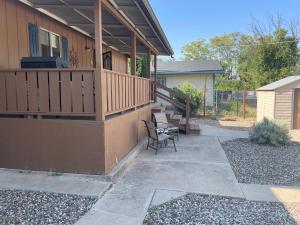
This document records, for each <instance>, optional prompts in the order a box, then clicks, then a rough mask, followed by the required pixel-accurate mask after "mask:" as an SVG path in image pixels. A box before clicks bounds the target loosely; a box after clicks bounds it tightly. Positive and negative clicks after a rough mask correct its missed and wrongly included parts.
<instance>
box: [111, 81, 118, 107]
mask: <svg viewBox="0 0 300 225" xmlns="http://www.w3.org/2000/svg"><path fill="white" fill-rule="evenodd" d="M111 99H112V101H111V105H112V111H114V110H116V109H117V107H116V77H115V76H114V75H112V77H111Z"/></svg>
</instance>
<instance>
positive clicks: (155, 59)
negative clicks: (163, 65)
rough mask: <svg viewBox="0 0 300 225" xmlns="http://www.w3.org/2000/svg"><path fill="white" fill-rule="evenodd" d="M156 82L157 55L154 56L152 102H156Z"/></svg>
mask: <svg viewBox="0 0 300 225" xmlns="http://www.w3.org/2000/svg"><path fill="white" fill-rule="evenodd" d="M156 82H157V55H156V54H155V55H154V88H153V89H154V93H153V94H154V102H156V101H157V98H156Z"/></svg>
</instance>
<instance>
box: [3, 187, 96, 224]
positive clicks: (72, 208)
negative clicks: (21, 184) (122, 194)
mask: <svg viewBox="0 0 300 225" xmlns="http://www.w3.org/2000/svg"><path fill="white" fill-rule="evenodd" d="M96 201H97V199H96V198H92V197H82V196H78V195H69V194H57V193H46V192H37V191H19V190H0V224H5V225H6V224H7V225H8V224H9V225H13V224H22V225H29V224H30V225H46V224H64V225H67V224H74V223H75V222H76V221H77V220H78V219H79V218H80V217H81V216H83V215H84V214H85V213H86V212H87V211H88V210H89V209H90V208H91V207H92V205H93V204H94V203H95V202H96Z"/></svg>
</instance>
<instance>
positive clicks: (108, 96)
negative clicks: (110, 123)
mask: <svg viewBox="0 0 300 225" xmlns="http://www.w3.org/2000/svg"><path fill="white" fill-rule="evenodd" d="M104 76H106V83H107V88H106V90H107V110H106V111H107V112H110V111H112V98H111V96H112V93H111V92H112V88H111V76H110V74H109V73H107V72H104Z"/></svg>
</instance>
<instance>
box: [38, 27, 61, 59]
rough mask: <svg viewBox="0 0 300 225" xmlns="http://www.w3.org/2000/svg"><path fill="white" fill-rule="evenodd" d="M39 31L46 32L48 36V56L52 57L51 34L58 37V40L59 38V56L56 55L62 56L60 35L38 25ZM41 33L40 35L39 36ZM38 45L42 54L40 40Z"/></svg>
mask: <svg viewBox="0 0 300 225" xmlns="http://www.w3.org/2000/svg"><path fill="white" fill-rule="evenodd" d="M39 29H40V30H41V31H44V32H47V33H48V38H49V47H50V57H53V50H52V39H51V35H55V36H57V37H58V40H59V56H58V57H62V42H61V35H59V34H57V33H55V32H52V31H50V30H48V29H46V28H43V27H40V28H39ZM41 36H42V35H40V37H41ZM39 42H40V43H39V47H40V49H41V50H40V55H41V56H42V41H41V40H40V41H39Z"/></svg>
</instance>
